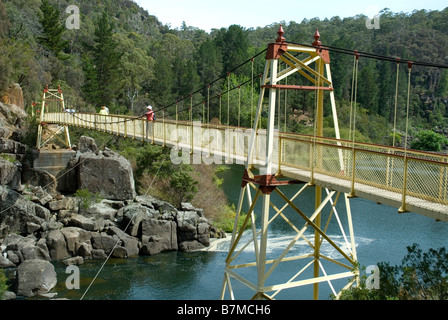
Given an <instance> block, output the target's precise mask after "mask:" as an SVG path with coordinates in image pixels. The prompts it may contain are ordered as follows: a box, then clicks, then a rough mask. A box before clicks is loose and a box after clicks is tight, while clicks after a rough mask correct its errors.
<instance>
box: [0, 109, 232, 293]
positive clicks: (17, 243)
mask: <svg viewBox="0 0 448 320" xmlns="http://www.w3.org/2000/svg"><path fill="white" fill-rule="evenodd" d="M26 117H27V114H26V113H25V112H24V111H23V109H22V108H19V107H17V106H15V105H4V104H1V103H0V268H3V269H14V270H15V272H14V274H15V277H16V278H15V279H10V282H12V283H13V285H12V286H11V287H10V290H12V291H14V292H12V291H9V292H7V293H6V294H4V295H3V299H13V298H15V297H16V296H23V297H32V296H35V295H39V294H45V293H46V292H48V291H49V290H51V289H52V288H53V287H54V286H55V285H56V283H57V278H56V272H55V269H54V266H53V264H52V262H54V261H59V260H63V261H64V262H65V263H66V264H67V265H70V264H82V263H83V261H84V260H86V259H92V260H105V259H106V258H107V257H108V256H111V257H114V258H123V259H126V258H128V257H132V256H137V255H154V254H158V253H161V252H164V251H175V250H179V251H195V250H201V249H204V248H206V247H207V246H209V245H210V239H211V238H221V237H225V233H223V232H220V231H218V230H216V228H214V227H213V225H212V223H211V221H209V220H208V219H207V218H206V216H205V214H204V211H203V209H200V208H195V207H194V206H193V205H191V204H190V203H182V204H181V206H180V208H175V207H174V206H173V205H171V204H170V203H167V202H165V201H161V200H159V199H156V198H154V197H151V196H146V195H140V196H139V195H137V194H136V191H135V187H134V184H135V183H134V177H133V172H132V167H131V165H130V163H129V161H128V160H126V159H125V158H123V157H122V156H120V155H119V154H117V153H115V152H113V151H111V150H108V149H105V150H99V148H98V147H97V145H96V143H95V141H94V140H93V139H91V138H89V137H81V138H80V139H79V143H78V146H77V147H76V148H75V150H77V152H76V153H75V155H74V156H73V158H71V159H70V161H69V163H68V164H67V168H65V169H64V170H63V171H62V172H61V173H60V174H58V175H54V174H51V173H49V172H47V171H42V170H36V169H35V168H33V163H31V162H30V158H29V157H27V156H26V154H27V147H26V146H25V145H24V144H22V143H20V142H19V140H20V139H18V138H19V137H21V136H23V132H24V122H25V119H26ZM61 188H62V189H63V190H65V192H64V191H62V192H61ZM77 190H81V191H83V192H82V193H77V195H78V196H75V195H74V192H75V191H77ZM92 195H94V197H92ZM1 298H2V297H0V300H1Z"/></svg>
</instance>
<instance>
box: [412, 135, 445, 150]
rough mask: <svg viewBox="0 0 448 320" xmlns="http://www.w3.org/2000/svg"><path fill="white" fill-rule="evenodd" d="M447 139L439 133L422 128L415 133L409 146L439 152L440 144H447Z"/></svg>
mask: <svg viewBox="0 0 448 320" xmlns="http://www.w3.org/2000/svg"><path fill="white" fill-rule="evenodd" d="M447 143H448V140H447V138H446V137H444V136H442V135H441V134H438V133H435V132H434V131H432V130H422V131H420V132H418V133H417V135H416V137H415V140H413V141H412V142H411V148H412V149H415V150H422V151H434V152H439V151H441V150H442V144H447Z"/></svg>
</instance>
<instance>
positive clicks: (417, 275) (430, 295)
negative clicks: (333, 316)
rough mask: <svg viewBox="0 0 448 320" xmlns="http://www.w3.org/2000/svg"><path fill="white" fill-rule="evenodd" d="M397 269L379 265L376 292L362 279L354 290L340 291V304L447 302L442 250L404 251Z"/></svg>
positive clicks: (447, 267)
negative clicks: (353, 302) (364, 302)
mask: <svg viewBox="0 0 448 320" xmlns="http://www.w3.org/2000/svg"><path fill="white" fill-rule="evenodd" d="M407 251H408V253H407V254H406V256H405V257H404V258H403V260H402V263H401V265H397V266H390V265H389V264H388V263H379V264H378V268H379V270H380V281H379V283H380V288H379V289H374V290H372V289H368V288H366V285H365V277H362V279H361V283H360V285H359V286H358V287H355V288H351V289H348V290H343V291H342V294H341V297H340V299H341V300H447V299H448V252H447V251H446V248H443V247H442V248H439V249H429V250H428V251H427V252H423V251H422V249H421V248H420V247H419V245H417V244H414V245H412V246H410V247H407Z"/></svg>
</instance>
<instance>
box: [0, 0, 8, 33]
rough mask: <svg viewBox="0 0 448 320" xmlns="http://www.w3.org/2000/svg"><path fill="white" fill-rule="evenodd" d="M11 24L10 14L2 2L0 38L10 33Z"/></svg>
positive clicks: (0, 7) (0, 4)
mask: <svg viewBox="0 0 448 320" xmlns="http://www.w3.org/2000/svg"><path fill="white" fill-rule="evenodd" d="M9 26H10V22H9V19H8V13H7V12H6V7H5V5H4V4H3V2H1V1H0V38H2V37H4V36H6V35H7V34H8V32H9Z"/></svg>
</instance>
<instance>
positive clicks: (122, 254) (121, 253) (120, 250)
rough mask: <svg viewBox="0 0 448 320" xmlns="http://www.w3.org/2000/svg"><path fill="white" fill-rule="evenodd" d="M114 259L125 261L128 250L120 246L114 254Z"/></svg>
mask: <svg viewBox="0 0 448 320" xmlns="http://www.w3.org/2000/svg"><path fill="white" fill-rule="evenodd" d="M112 257H114V258H118V259H125V258H127V257H128V251H127V250H126V248H125V247H122V246H118V247H116V248H115V249H114V251H113V252H112Z"/></svg>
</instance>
